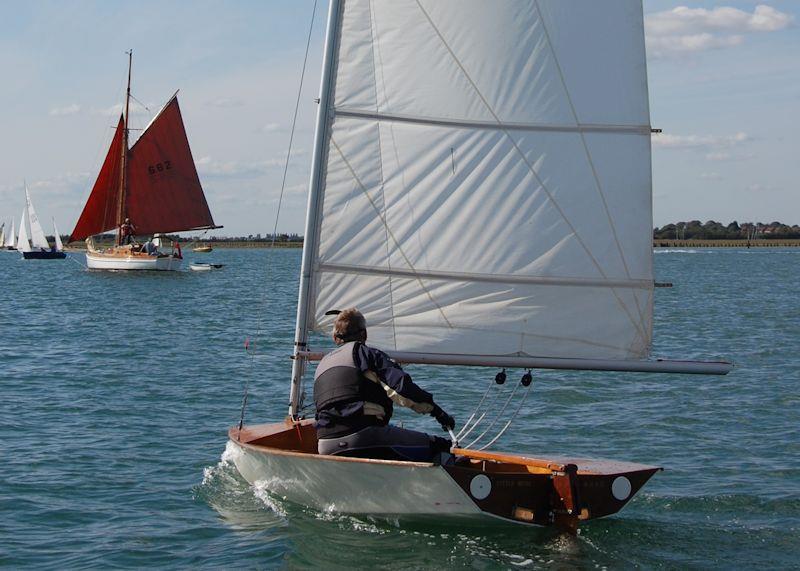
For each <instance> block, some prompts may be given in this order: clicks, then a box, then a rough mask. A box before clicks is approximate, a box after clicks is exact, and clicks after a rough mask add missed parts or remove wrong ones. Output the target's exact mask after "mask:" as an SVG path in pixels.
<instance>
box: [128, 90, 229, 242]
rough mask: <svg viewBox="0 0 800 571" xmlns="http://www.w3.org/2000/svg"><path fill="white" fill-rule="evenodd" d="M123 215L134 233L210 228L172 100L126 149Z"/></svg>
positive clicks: (177, 107)
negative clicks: (133, 226)
mask: <svg viewBox="0 0 800 571" xmlns="http://www.w3.org/2000/svg"><path fill="white" fill-rule="evenodd" d="M125 202H126V204H125V209H124V211H125V217H127V218H130V219H131V222H132V223H133V224H134V225H135V226H136V234H155V233H157V232H163V233H167V232H181V231H184V230H199V229H203V228H214V227H215V225H214V219H213V218H212V216H211V211H210V210H209V208H208V203H207V202H206V197H205V195H204V194H203V188H202V187H201V186H200V178H199V177H198V176H197V168H196V167H195V166H194V160H193V159H192V151H191V150H190V149H189V140H188V139H187V138H186V130H185V129H184V126H183V119H182V118H181V110H180V107H179V106H178V98H177V96H175V97H173V98H172V99H171V100H170V101H169V103H167V104H166V106H165V107H164V109H162V110H161V113H159V114H158V116H157V117H156V118H155V119H154V120H153V122H152V123H151V124H150V126H149V127H148V128H147V129H146V130H145V132H144V133H143V134H142V136H141V137H140V138H139V140H138V141H136V143H135V144H134V145H133V147H131V149H130V151H128V190H127V192H126V195H125Z"/></svg>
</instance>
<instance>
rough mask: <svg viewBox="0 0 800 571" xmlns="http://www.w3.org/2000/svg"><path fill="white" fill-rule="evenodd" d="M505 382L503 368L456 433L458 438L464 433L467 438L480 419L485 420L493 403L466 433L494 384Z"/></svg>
mask: <svg viewBox="0 0 800 571" xmlns="http://www.w3.org/2000/svg"><path fill="white" fill-rule="evenodd" d="M505 382H506V370H505V369H503V370H502V371H501V372H499V373H498V374H497V375H495V377H494V381H490V382H489V386H488V387H486V391H485V392H484V393H483V396H482V397H481V400H480V401H479V402H478V406H476V407H475V410H474V411H473V413H472V414H471V415H470V417H469V418H468V419H467V422H465V423H464V426H462V427H461V430H459V431H458V434H456V437H457V438H461V437H462V435H463V437H464V438H466V436H467V434H469V433H470V432H472V430H473V429H474V428H475V426H477V425H478V423H480V421H481V420H483V417H484V416H486V412H488V410H489V408H491V405H490V406H489V407H488V408H487V409H486V412H484V413H483V414H482V415H481V416H480V417H479V418H478V420H476V421H475V426H473V427H472V428H469V431H468V432H467V434H464V431H465V430H467V428H468V427H469V423H470V422H472V419H473V418H475V415H476V414H478V411H479V410H480V408H481V405H482V404H483V401H485V400H486V397H487V396H488V395H489V391H490V390H492V386H493V385H502V384H503V383H505ZM496 398H497V395H495V399H496ZM493 402H494V401H492V403H493Z"/></svg>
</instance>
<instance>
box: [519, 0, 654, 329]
mask: <svg viewBox="0 0 800 571" xmlns="http://www.w3.org/2000/svg"><path fill="white" fill-rule="evenodd" d="M534 4H535V6H536V12H537V13H538V15H539V20H540V21H541V23H542V30H543V31H544V37H545V39H546V40H547V45H548V46H549V48H550V54H551V55H552V56H553V62H554V63H555V66H556V70H557V71H558V77H559V79H560V80H561V86H562V87H563V88H564V94H565V95H566V97H567V103H569V108H570V111H571V112H572V118H573V119H574V120H575V124H576V125H579V124H580V122H579V119H578V111H577V110H576V109H575V103H574V102H573V101H572V95H570V92H569V88H568V87H567V80H566V78H565V77H564V71H563V70H562V69H561V62H559V60H558V55H557V54H556V50H555V47H554V46H553V42H552V41H551V39H550V31H549V30H548V29H547V23H546V22H545V20H544V16H542V10H541V7H540V6H539V0H535V2H534ZM580 135H581V144H582V145H583V150H584V152H585V153H586V160H587V161H588V163H589V168H590V169H591V171H592V177H593V178H594V183H595V186H596V188H597V193H598V194H599V195H600V201H601V202H602V203H603V210H605V213H606V218H607V219H608V225H609V227H610V228H611V235H612V236H613V238H614V244H615V245H616V247H617V252H619V257H620V260H621V261H622V267H623V268H624V270H625V275H627V276H628V277H631V272H630V269H629V268H628V261H627V260H626V259H625V253H624V252H623V250H622V244H620V241H619V236H618V235H617V228H616V225H615V224H614V220H613V218H612V217H611V211H610V210H609V208H608V202H607V201H606V196H605V193H604V192H603V186H602V184H600V177H599V176H598V174H597V168H596V167H595V164H594V160H593V159H592V154H591V153H590V152H589V145H588V144H587V142H586V137H585V135H584V132H583V131H580ZM633 300H634V303H635V304H636V311H637V313H638V315H639V322H640V325H641V329H642V333H643V338H642V340H643V341H644V342H645V345H649V343H648V339H647V337H646V336H644V332H645V331H646V330H647V325H646V321H645V316H644V313H643V312H642V307H641V305H640V304H639V298H638V297H637V296H635V295H634V296H633Z"/></svg>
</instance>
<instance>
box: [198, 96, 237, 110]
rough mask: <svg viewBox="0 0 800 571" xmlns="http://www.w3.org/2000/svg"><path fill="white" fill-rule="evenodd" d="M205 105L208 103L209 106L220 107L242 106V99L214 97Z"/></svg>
mask: <svg viewBox="0 0 800 571" xmlns="http://www.w3.org/2000/svg"><path fill="white" fill-rule="evenodd" d="M206 105H208V106H209V107H222V108H230V107H242V106H243V105H244V101H242V100H241V99H236V98H233V97H217V98H216V99H212V100H211V101H208V102H207V103H206Z"/></svg>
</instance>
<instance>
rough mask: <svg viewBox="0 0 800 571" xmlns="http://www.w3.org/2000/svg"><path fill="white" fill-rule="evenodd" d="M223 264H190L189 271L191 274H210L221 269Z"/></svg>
mask: <svg viewBox="0 0 800 571" xmlns="http://www.w3.org/2000/svg"><path fill="white" fill-rule="evenodd" d="M223 265H224V264H208V263H206V262H192V263H191V264H190V265H189V269H191V270H192V271H193V272H210V271H211V270H218V269H220V268H222V267H223Z"/></svg>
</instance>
